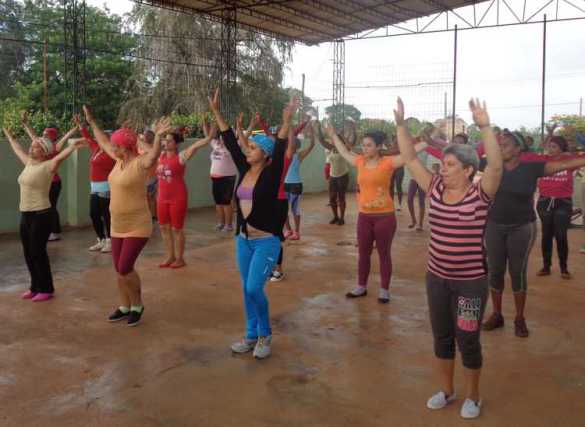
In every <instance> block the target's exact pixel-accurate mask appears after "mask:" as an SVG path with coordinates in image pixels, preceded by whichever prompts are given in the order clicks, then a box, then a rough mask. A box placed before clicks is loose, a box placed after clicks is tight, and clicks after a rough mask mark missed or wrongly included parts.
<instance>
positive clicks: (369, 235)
mask: <svg viewBox="0 0 585 427" xmlns="http://www.w3.org/2000/svg"><path fill="white" fill-rule="evenodd" d="M395 232H396V217H395V216H394V213H391V214H383V215H371V214H363V213H360V214H359V215H358V220H357V238H358V248H359V259H358V280H359V283H358V284H359V285H360V286H367V285H368V276H369V275H370V265H371V262H370V258H371V255H372V249H373V246H374V241H375V242H376V249H377V250H378V256H379V258H380V275H381V276H382V280H381V286H382V288H384V289H388V287H389V286H390V278H391V277H392V256H391V254H390V248H391V246H392V239H393V238H394V233H395Z"/></svg>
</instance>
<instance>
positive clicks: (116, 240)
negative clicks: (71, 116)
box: [83, 106, 171, 326]
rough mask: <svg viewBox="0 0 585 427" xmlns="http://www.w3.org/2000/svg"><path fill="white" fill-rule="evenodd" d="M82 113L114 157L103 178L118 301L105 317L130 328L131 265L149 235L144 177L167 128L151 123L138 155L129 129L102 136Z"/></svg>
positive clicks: (135, 288)
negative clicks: (146, 145) (147, 145)
mask: <svg viewBox="0 0 585 427" xmlns="http://www.w3.org/2000/svg"><path fill="white" fill-rule="evenodd" d="M83 111H84V113H85V119H86V121H87V123H88V124H89V125H90V126H91V129H92V131H93V134H94V135H95V139H96V141H97V143H98V144H99V146H100V148H101V149H102V150H104V151H105V152H106V154H108V156H110V157H111V158H112V159H114V160H115V161H116V165H115V166H114V169H112V172H111V173H110V175H109V176H108V182H109V184H110V216H111V221H112V223H111V235H112V237H111V240H112V258H113V261H114V268H115V269H116V272H117V273H118V278H117V279H118V280H117V281H118V291H119V294H120V301H121V305H120V306H119V307H118V308H117V309H116V310H115V311H114V312H113V313H112V314H111V315H110V316H109V318H108V321H110V322H118V321H120V320H123V319H126V318H127V324H128V326H136V325H138V324H139V323H140V319H141V317H142V314H143V313H144V306H143V304H142V289H141V281H140V276H139V275H138V273H137V272H136V270H135V269H134V263H135V262H136V259H137V258H138V255H140V252H141V251H142V249H143V248H144V246H145V245H146V242H148V239H149V238H150V236H151V234H152V219H151V212H150V209H149V207H148V199H147V196H146V181H147V180H148V177H149V176H150V175H151V172H152V170H153V169H154V166H155V164H156V161H157V159H158V157H159V155H160V150H161V138H162V136H163V135H165V134H166V133H167V132H169V131H170V130H171V121H170V119H169V118H163V119H161V120H159V121H158V122H157V123H156V128H155V133H156V136H155V139H154V144H153V146H152V148H151V149H150V150H148V151H146V152H144V153H143V154H140V155H139V154H138V150H137V141H138V136H137V135H136V133H135V132H134V131H133V130H131V129H128V128H121V129H118V130H117V131H115V132H114V133H113V134H112V137H111V138H108V136H107V135H106V134H105V133H104V131H102V130H101V128H100V127H99V125H98V124H97V122H96V120H95V118H94V117H93V115H92V114H91V111H90V110H89V108H88V107H86V106H84V107H83Z"/></svg>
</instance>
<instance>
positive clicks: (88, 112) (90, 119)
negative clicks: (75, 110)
mask: <svg viewBox="0 0 585 427" xmlns="http://www.w3.org/2000/svg"><path fill="white" fill-rule="evenodd" d="M83 114H84V115H85V121H86V122H87V123H89V124H90V125H91V124H92V123H95V118H94V117H93V114H92V112H91V109H90V108H89V107H88V106H87V105H84V106H83Z"/></svg>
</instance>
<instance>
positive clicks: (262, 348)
mask: <svg viewBox="0 0 585 427" xmlns="http://www.w3.org/2000/svg"><path fill="white" fill-rule="evenodd" d="M271 343H272V336H268V337H259V338H258V342H257V343H256V347H254V357H255V358H256V359H266V358H267V357H268V356H270V354H271V351H270V344H271Z"/></svg>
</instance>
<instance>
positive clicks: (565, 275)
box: [561, 270, 573, 280]
mask: <svg viewBox="0 0 585 427" xmlns="http://www.w3.org/2000/svg"><path fill="white" fill-rule="evenodd" d="M561 277H562V278H563V279H566V280H571V279H572V278H573V275H572V274H571V273H569V270H561Z"/></svg>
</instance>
